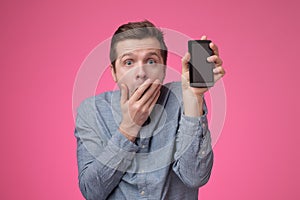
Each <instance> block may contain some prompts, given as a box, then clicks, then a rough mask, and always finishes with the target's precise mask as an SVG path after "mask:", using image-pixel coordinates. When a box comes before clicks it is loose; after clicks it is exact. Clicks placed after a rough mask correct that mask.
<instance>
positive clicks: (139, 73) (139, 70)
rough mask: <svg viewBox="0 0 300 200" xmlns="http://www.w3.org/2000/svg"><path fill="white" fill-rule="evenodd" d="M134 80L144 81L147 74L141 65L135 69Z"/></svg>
mask: <svg viewBox="0 0 300 200" xmlns="http://www.w3.org/2000/svg"><path fill="white" fill-rule="evenodd" d="M136 78H137V79H142V80H146V79H147V74H146V71H145V67H144V66H143V65H141V66H138V67H137V72H136Z"/></svg>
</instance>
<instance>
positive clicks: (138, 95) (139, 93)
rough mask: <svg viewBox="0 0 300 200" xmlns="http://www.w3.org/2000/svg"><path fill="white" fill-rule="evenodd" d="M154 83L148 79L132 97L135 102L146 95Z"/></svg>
mask: <svg viewBox="0 0 300 200" xmlns="http://www.w3.org/2000/svg"><path fill="white" fill-rule="evenodd" d="M151 83H152V81H151V79H147V80H146V81H145V82H144V83H143V84H142V85H141V86H140V87H139V88H138V89H137V90H136V91H135V92H134V93H133V95H132V100H133V101H138V100H139V99H140V98H141V97H142V96H143V94H144V92H145V91H146V90H147V89H148V88H149V86H150V85H151Z"/></svg>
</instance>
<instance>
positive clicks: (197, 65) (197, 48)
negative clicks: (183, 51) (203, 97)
mask: <svg viewBox="0 0 300 200" xmlns="http://www.w3.org/2000/svg"><path fill="white" fill-rule="evenodd" d="M209 43H211V41H210V40H189V41H188V50H189V53H190V54H191V59H190V62H189V73H190V86H191V87H199V88H207V87H212V86H213V85H214V73H213V68H214V63H210V62H208V61H207V57H209V56H212V55H213V51H212V49H211V48H210V47H209Z"/></svg>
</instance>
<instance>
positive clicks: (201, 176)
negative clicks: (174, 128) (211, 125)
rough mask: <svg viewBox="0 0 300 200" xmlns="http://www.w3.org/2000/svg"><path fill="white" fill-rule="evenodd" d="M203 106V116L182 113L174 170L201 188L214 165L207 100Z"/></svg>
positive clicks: (181, 177) (183, 180)
mask: <svg viewBox="0 0 300 200" xmlns="http://www.w3.org/2000/svg"><path fill="white" fill-rule="evenodd" d="M203 107H204V108H203V110H204V115H202V116H201V117H188V116H185V115H184V114H183V113H181V118H180V122H179V128H178V132H177V136H176V150H175V154H174V160H175V162H174V164H173V171H174V172H175V173H176V174H177V176H178V177H179V178H180V179H181V181H182V182H183V183H184V184H185V185H187V186H188V187H191V188H199V187H201V186H203V185H204V184H206V183H207V182H208V180H209V177H210V174H211V170H212V166H213V151H212V146H211V135H210V131H209V129H208V126H207V107H206V104H205V102H204V104H203Z"/></svg>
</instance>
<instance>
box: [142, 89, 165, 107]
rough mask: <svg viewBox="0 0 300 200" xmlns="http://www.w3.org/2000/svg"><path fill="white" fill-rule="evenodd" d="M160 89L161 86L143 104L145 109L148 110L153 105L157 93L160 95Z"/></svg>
mask: <svg viewBox="0 0 300 200" xmlns="http://www.w3.org/2000/svg"><path fill="white" fill-rule="evenodd" d="M160 88H161V86H159V87H158V88H157V89H156V90H155V92H154V93H153V94H152V95H151V96H150V97H149V98H148V99H147V101H146V102H145V104H144V105H145V108H149V107H151V105H152V104H153V101H154V100H155V98H156V96H157V94H158V93H160Z"/></svg>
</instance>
